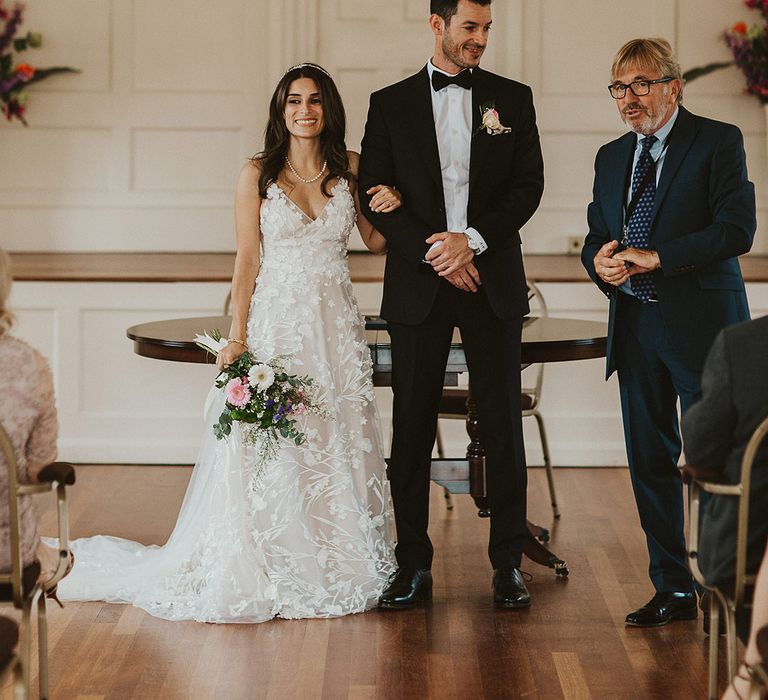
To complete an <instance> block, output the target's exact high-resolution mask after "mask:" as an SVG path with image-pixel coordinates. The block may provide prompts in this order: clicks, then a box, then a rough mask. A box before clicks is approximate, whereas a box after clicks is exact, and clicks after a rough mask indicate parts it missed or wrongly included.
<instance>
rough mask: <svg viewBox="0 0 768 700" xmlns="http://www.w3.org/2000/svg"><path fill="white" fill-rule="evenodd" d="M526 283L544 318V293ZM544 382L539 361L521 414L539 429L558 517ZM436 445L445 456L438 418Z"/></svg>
mask: <svg viewBox="0 0 768 700" xmlns="http://www.w3.org/2000/svg"><path fill="white" fill-rule="evenodd" d="M526 285H527V286H528V301H529V302H531V301H535V302H536V304H535V305H536V307H537V308H536V309H535V310H536V311H537V313H536V314H535V315H538V316H541V317H542V318H546V317H547V316H548V315H549V311H548V310H547V303H546V301H544V295H543V294H542V293H541V290H540V289H539V288H538V287H537V286H536V284H535V283H534V282H532V281H530V280H526ZM543 384H544V363H543V362H541V363H539V364H538V365H537V367H536V374H535V381H534V382H533V386H530V387H523V388H521V390H520V391H521V394H525V395H526V396H528V397H529V398H530V400H531V405H530V406H529V407H528V408H524V409H522V416H523V418H530V417H531V416H532V417H533V418H535V419H536V425H537V426H538V429H539V439H540V440H541V450H542V452H543V454H544V469H545V470H546V473H547V485H548V487H549V500H550V502H551V504H552V515H553V516H554V517H555V518H560V508H559V506H558V504H557V494H556V492H555V477H554V472H553V471H552V458H551V457H550V453H549V442H548V440H547V431H546V429H545V428H544V418H543V417H542V415H541V412H540V411H539V403H540V401H541V390H542V386H543ZM440 418H448V419H456V418H463V416H459V415H455V414H453V413H440V414H438V419H440ZM435 442H436V445H437V454H438V456H439V457H440V458H443V457H445V454H444V450H443V438H442V435H441V434H440V421H439V420H438V425H437V435H436V439H435ZM445 499H446V503H447V507H448V509H449V510H450V509H451V508H453V505H452V503H451V495H450V493H448V491H446V492H445Z"/></svg>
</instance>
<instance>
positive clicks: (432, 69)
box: [427, 58, 473, 80]
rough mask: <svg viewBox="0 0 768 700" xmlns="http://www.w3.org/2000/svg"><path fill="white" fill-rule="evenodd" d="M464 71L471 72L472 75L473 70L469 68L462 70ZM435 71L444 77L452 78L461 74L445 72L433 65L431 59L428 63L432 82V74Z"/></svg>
mask: <svg viewBox="0 0 768 700" xmlns="http://www.w3.org/2000/svg"><path fill="white" fill-rule="evenodd" d="M462 70H469V72H470V73H471V72H472V70H473V69H472V68H469V69H467V68H462ZM435 71H437V72H438V73H442V74H443V75H450V76H451V77H453V76H454V75H458V74H459V73H461V71H456V72H455V73H448V72H447V71H444V70H442V69H440V68H438V67H437V66H436V65H435V64H434V63H432V59H431V58H430V59H429V60H428V61H427V74H428V75H429V79H430V80H432V73H434V72H435Z"/></svg>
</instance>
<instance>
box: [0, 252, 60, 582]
mask: <svg viewBox="0 0 768 700" xmlns="http://www.w3.org/2000/svg"><path fill="white" fill-rule="evenodd" d="M10 290H11V266H10V260H9V258H8V255H7V254H6V253H5V251H3V250H0V424H2V426H3V428H4V429H5V431H6V432H7V433H8V436H9V438H10V441H11V445H12V446H13V451H14V454H15V455H16V461H17V464H18V471H19V480H20V481H21V482H26V483H29V482H33V481H36V477H37V474H38V472H39V471H40V469H41V468H42V467H44V466H45V465H46V464H49V463H50V462H52V461H53V460H54V459H55V458H56V436H57V431H58V425H57V419H56V404H55V399H54V395H53V378H52V377H51V372H50V370H49V368H48V365H47V363H46V361H45V359H44V358H43V356H42V355H41V354H40V353H39V352H37V350H35V349H34V348H32V347H30V346H29V345H27V343H25V342H24V341H22V340H19V339H18V338H14V337H13V336H12V335H10V334H9V330H10V328H11V325H12V324H13V315H12V314H11V312H10V310H9V309H8V297H9V294H10ZM8 488H9V485H8V465H7V464H6V462H5V457H4V455H3V454H2V453H1V452H0V571H10V570H11V543H10V529H9V528H10V525H9V512H8ZM19 519H20V522H21V532H20V542H21V559H22V566H24V567H26V566H29V565H31V564H34V563H35V561H37V560H39V561H40V565H41V569H42V573H41V578H42V580H45V579H47V578H49V577H50V574H51V573H52V572H53V571H54V570H55V568H56V562H57V553H56V551H55V550H53V549H51V548H50V547H47V546H45V545H44V544H43V543H42V542H41V541H40V537H39V535H38V533H37V515H36V513H35V509H34V504H33V503H32V499H31V497H30V496H23V497H22V498H21V499H20V501H19Z"/></svg>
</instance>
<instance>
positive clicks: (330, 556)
mask: <svg viewBox="0 0 768 700" xmlns="http://www.w3.org/2000/svg"><path fill="white" fill-rule="evenodd" d="M267 194H268V197H267V198H266V199H265V201H264V202H263V203H262V206H261V233H262V240H263V249H262V264H261V270H260V272H259V277H258V280H257V282H256V289H255V292H254V294H253V297H252V299H251V307H250V312H249V316H248V345H249V347H250V349H251V352H252V353H253V355H254V356H255V357H256V358H257V359H258V360H270V359H272V358H274V357H275V356H277V355H289V356H291V357H292V361H291V364H290V365H289V367H288V371H290V372H291V373H294V374H306V375H309V376H310V377H312V378H313V379H314V380H315V382H316V385H317V388H318V392H319V398H320V399H321V400H322V402H323V403H324V405H325V408H326V410H327V413H329V414H330V417H320V416H317V415H309V414H305V415H304V416H301V417H300V418H299V420H300V423H299V426H300V427H301V429H302V430H303V431H304V432H305V433H306V435H307V438H308V441H307V443H306V444H304V445H302V446H301V447H296V446H295V445H293V444H292V443H290V442H289V441H287V440H286V441H284V442H282V443H281V448H280V453H279V455H278V456H277V458H276V459H275V460H273V461H270V462H269V463H268V464H267V465H266V467H265V468H263V469H262V468H260V467H259V465H258V464H257V463H256V461H255V459H254V455H253V454H252V452H253V449H254V448H252V447H244V446H243V444H242V442H241V441H240V440H239V439H238V434H237V426H236V427H235V430H233V433H232V435H231V436H230V438H229V440H228V441H219V440H216V438H215V437H214V434H213V430H212V426H213V424H214V423H215V422H216V421H217V419H218V416H219V414H220V413H221V410H222V406H223V402H224V394H223V389H216V388H215V387H214V388H213V389H211V392H210V394H209V396H208V399H207V401H206V410H205V428H204V435H205V437H204V439H203V444H202V447H201V449H200V454H199V457H198V461H197V464H196V466H195V468H194V471H193V472H192V477H191V480H190V483H189V486H188V488H187V493H186V496H185V498H184V502H183V505H182V507H181V512H180V513H179V517H178V520H177V522H176V526H175V528H174V530H173V533H172V534H171V536H170V538H169V539H168V542H167V543H166V544H165V545H164V546H162V547H157V546H150V547H145V546H143V545H141V544H138V543H136V542H131V541H128V540H124V539H119V538H115V537H106V536H97V537H90V538H86V539H80V540H76V541H75V542H73V543H72V548H73V550H74V552H75V566H74V569H73V570H72V572H71V573H70V574H69V576H67V577H66V578H65V579H64V580H63V581H62V582H61V583H60V584H59V596H60V597H61V599H62V600H105V601H108V602H112V603H132V604H133V605H135V606H138V607H140V608H143V609H144V610H146V611H147V612H149V613H151V614H152V615H155V616H157V617H162V618H166V619H168V620H198V621H201V622H262V621H264V620H269V619H271V618H273V617H283V618H309V617H332V616H337V615H346V614H349V613H357V612H362V611H364V610H368V609H369V608H371V607H373V606H374V605H375V604H376V601H377V598H378V596H379V594H380V593H381V592H382V590H383V588H384V586H385V585H386V583H387V580H388V577H389V575H390V573H391V572H392V571H393V569H394V550H393V519H392V508H391V501H390V495H389V485H388V482H387V480H386V476H385V472H384V468H385V466H384V459H383V450H382V442H381V437H380V434H379V424H378V415H377V413H376V409H375V405H374V395H373V385H372V382H371V359H370V353H369V351H368V348H367V346H366V342H365V337H364V329H363V324H362V319H361V316H360V312H359V311H358V308H357V303H356V301H355V298H354V296H353V291H352V285H351V282H350V279H349V270H348V267H347V260H346V243H347V237H348V236H349V233H350V231H351V230H352V227H353V226H354V223H355V208H354V201H353V199H352V195H351V193H350V190H349V186H348V184H347V182H346V181H345V180H340V181H339V183H338V184H337V185H336V186H335V187H334V188H333V190H332V194H333V197H332V198H331V199H330V200H329V201H328V204H327V206H326V207H325V209H324V210H323V212H322V213H321V214H320V216H319V217H318V218H317V219H316V220H312V219H310V218H309V217H308V216H307V215H306V214H305V213H304V212H302V211H301V210H300V209H299V208H298V207H297V206H296V205H295V204H294V203H293V202H292V201H291V200H290V199H288V197H287V196H286V194H285V193H284V192H283V191H282V190H281V189H280V188H279V187H278V186H277V185H274V184H273V185H272V186H271V187H270V188H269V190H268V193H267Z"/></svg>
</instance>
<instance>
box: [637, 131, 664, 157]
mask: <svg viewBox="0 0 768 700" xmlns="http://www.w3.org/2000/svg"><path fill="white" fill-rule="evenodd" d="M658 140H659V139H657V138H656V137H655V136H654V135H653V134H651V135H650V136H646V137H645V138H644V139H642V140H641V141H640V145H641V146H642V149H643V150H642V153H648V152H649V151H650V150H651V149H652V148H653V144H654V143H656V142H657V141H658Z"/></svg>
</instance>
